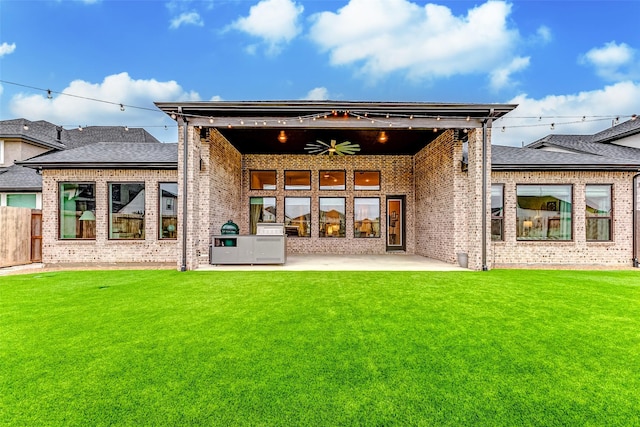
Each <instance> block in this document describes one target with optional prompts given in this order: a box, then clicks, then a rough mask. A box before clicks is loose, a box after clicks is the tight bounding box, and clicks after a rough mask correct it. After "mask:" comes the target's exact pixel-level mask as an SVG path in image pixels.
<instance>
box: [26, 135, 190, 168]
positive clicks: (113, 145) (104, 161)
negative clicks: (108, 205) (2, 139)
mask: <svg viewBox="0 0 640 427" xmlns="http://www.w3.org/2000/svg"><path fill="white" fill-rule="evenodd" d="M17 163H18V164H21V165H25V166H28V167H31V168H43V169H58V168H61V169H65V168H67V169H68V168H118V169H132V168H135V169H177V168H178V144H163V143H159V144H140V143H137V142H134V143H122V142H98V143H95V144H90V145H85V146H82V147H78V148H74V149H70V150H63V151H57V152H53V153H46V154H42V155H40V156H37V157H34V158H32V159H29V160H24V161H22V162H17Z"/></svg>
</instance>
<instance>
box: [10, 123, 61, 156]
mask: <svg viewBox="0 0 640 427" xmlns="http://www.w3.org/2000/svg"><path fill="white" fill-rule="evenodd" d="M25 125H26V126H27V129H25ZM58 128H59V127H58V126H56V125H54V124H53V123H49V122H46V121H44V120H39V121H37V122H31V121H29V120H26V119H13V120H2V121H0V137H4V138H22V139H25V140H27V141H29V142H31V143H33V144H36V145H39V146H43V147H47V148H52V149H63V148H64V144H62V141H61V140H60V139H58V135H57V134H58ZM60 130H61V132H63V131H64V129H62V128H60Z"/></svg>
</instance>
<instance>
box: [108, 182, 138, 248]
mask: <svg viewBox="0 0 640 427" xmlns="http://www.w3.org/2000/svg"><path fill="white" fill-rule="evenodd" d="M144 212H145V202H144V184H143V183H126V184H115V183H112V184H109V238H110V239H144Z"/></svg>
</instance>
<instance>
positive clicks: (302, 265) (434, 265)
mask: <svg viewBox="0 0 640 427" xmlns="http://www.w3.org/2000/svg"><path fill="white" fill-rule="evenodd" d="M174 268H176V267H175V264H173V263H163V264H153V263H136V262H131V263H108V264H104V263H101V264H100V263H98V264H87V263H76V264H60V265H44V264H42V263H34V264H26V265H17V266H13V267H4V268H0V276H6V275H10V274H28V273H38V272H45V271H64V270H139V269H145V270H149V269H151V270H172V269H174ZM196 271H471V270H468V269H466V268H462V267H460V266H458V265H457V264H449V263H446V262H443V261H438V260H435V259H431V258H425V257H422V256H419V255H406V254H386V255H288V256H287V262H286V263H285V264H284V265H281V264H266V265H263V264H256V265H247V264H240V265H205V266H202V267H199V268H198V269H197V270H196Z"/></svg>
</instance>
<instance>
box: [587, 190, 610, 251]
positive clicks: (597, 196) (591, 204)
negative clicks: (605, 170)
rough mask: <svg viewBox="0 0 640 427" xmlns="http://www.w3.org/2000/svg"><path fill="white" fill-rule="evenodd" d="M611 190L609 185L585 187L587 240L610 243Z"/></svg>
mask: <svg viewBox="0 0 640 427" xmlns="http://www.w3.org/2000/svg"><path fill="white" fill-rule="evenodd" d="M611 188H612V186H611V185H587V186H586V187H585V199H586V203H585V209H586V214H585V216H586V218H587V224H586V228H587V240H594V241H611V225H612V209H611V206H612V203H611Z"/></svg>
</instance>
